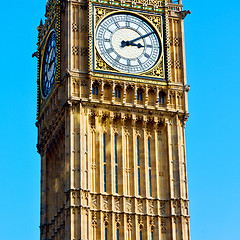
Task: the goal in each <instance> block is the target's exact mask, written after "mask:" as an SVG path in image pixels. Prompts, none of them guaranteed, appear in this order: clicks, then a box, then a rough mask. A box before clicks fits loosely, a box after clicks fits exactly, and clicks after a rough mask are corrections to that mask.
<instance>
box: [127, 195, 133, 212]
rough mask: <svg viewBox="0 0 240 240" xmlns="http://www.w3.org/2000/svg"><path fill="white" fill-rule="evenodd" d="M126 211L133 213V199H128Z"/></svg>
mask: <svg viewBox="0 0 240 240" xmlns="http://www.w3.org/2000/svg"><path fill="white" fill-rule="evenodd" d="M126 211H127V212H131V211H132V200H131V198H127V199H126Z"/></svg>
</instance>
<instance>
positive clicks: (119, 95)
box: [118, 88, 121, 98]
mask: <svg viewBox="0 0 240 240" xmlns="http://www.w3.org/2000/svg"><path fill="white" fill-rule="evenodd" d="M118 98H121V91H120V89H119V88H118Z"/></svg>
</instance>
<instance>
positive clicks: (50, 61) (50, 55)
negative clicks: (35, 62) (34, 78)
mask: <svg viewBox="0 0 240 240" xmlns="http://www.w3.org/2000/svg"><path fill="white" fill-rule="evenodd" d="M56 38H57V35H56V32H55V31H52V33H51V35H50V37H49V39H48V42H47V45H46V48H45V53H44V57H43V72H42V94H43V97H44V98H46V97H47V96H48V94H49V92H50V91H51V88H52V86H53V83H54V78H55V75H56V66H57V46H56Z"/></svg>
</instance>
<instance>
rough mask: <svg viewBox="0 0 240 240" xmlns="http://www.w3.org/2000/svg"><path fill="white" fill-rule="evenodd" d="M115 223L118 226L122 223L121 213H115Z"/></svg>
mask: <svg viewBox="0 0 240 240" xmlns="http://www.w3.org/2000/svg"><path fill="white" fill-rule="evenodd" d="M115 223H116V226H117V227H119V226H120V225H121V219H120V214H115Z"/></svg>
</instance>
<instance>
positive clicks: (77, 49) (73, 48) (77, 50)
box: [72, 46, 79, 55]
mask: <svg viewBox="0 0 240 240" xmlns="http://www.w3.org/2000/svg"><path fill="white" fill-rule="evenodd" d="M72 53H73V55H78V54H79V47H78V46H73V47H72Z"/></svg>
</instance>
